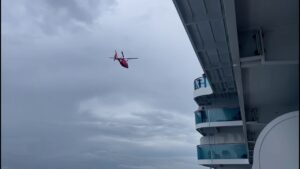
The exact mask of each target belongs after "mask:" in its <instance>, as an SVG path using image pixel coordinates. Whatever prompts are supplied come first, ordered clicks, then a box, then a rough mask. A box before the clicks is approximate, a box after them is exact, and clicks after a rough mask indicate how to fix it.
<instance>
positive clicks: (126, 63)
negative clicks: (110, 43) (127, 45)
mask: <svg viewBox="0 0 300 169" xmlns="http://www.w3.org/2000/svg"><path fill="white" fill-rule="evenodd" d="M121 53H122V56H123V57H121V58H119V57H118V53H117V51H116V50H115V56H114V57H110V58H112V59H114V61H115V60H118V61H119V62H120V65H121V66H123V67H125V68H128V62H127V61H128V60H130V59H138V58H125V57H124V54H123V51H121Z"/></svg>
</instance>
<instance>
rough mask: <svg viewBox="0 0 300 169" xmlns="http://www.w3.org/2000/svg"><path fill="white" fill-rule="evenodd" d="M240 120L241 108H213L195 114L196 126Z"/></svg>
mask: <svg viewBox="0 0 300 169" xmlns="http://www.w3.org/2000/svg"><path fill="white" fill-rule="evenodd" d="M239 120H241V112H240V109H239V108H211V109H207V110H200V111H196V112H195V122H196V124H199V123H207V122H224V121H239Z"/></svg>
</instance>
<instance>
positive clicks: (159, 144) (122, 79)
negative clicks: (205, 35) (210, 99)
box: [1, 0, 203, 169]
mask: <svg viewBox="0 0 300 169" xmlns="http://www.w3.org/2000/svg"><path fill="white" fill-rule="evenodd" d="M1 26H2V32H1V35H2V36H1V38H2V39H1V40H2V65H1V66H2V71H1V72H2V74H1V76H2V95H1V97H2V106H1V107H2V127H1V129H2V164H1V165H2V168H3V169H187V168H188V169H199V168H201V167H200V166H198V165H197V157H196V145H197V144H199V138H200V134H198V133H197V132H196V130H195V124H194V115H193V111H194V110H196V108H197V106H196V103H195V102H194V101H193V95H192V94H193V80H194V79H195V78H197V77H198V76H200V75H201V74H202V69H201V66H200V64H199V62H198V60H197V58H196V55H195V53H194V51H193V49H192V46H191V44H190V41H189V39H188V37H187V34H186V32H185V30H184V28H183V25H182V23H181V21H180V18H179V16H178V14H177V11H176V9H175V6H174V4H173V2H172V1H171V0H63V1H58V0H3V1H2V23H1ZM115 49H117V50H118V51H120V50H123V51H124V53H125V55H126V56H127V57H139V58H140V59H138V60H132V61H130V62H129V69H124V68H122V67H120V65H119V64H118V63H117V62H113V60H110V59H109V58H108V57H111V56H113V54H114V50H115ZM202 168H203V167H202Z"/></svg>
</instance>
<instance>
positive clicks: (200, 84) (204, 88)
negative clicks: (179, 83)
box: [194, 76, 213, 98]
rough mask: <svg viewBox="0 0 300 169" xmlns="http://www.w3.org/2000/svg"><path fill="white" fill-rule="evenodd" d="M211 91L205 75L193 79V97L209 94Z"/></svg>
mask: <svg viewBox="0 0 300 169" xmlns="http://www.w3.org/2000/svg"><path fill="white" fill-rule="evenodd" d="M212 93H213V91H212V89H211V86H210V84H209V83H208V81H207V79H206V77H205V76H204V77H198V78H197V79H195V80H194V98H196V97H199V96H203V95H210V94H212Z"/></svg>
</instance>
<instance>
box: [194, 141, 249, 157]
mask: <svg viewBox="0 0 300 169" xmlns="http://www.w3.org/2000/svg"><path fill="white" fill-rule="evenodd" d="M197 152H198V159H199V160H207V159H247V151H246V145H245V144H218V145H200V146H198V147H197Z"/></svg>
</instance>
